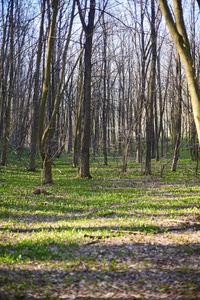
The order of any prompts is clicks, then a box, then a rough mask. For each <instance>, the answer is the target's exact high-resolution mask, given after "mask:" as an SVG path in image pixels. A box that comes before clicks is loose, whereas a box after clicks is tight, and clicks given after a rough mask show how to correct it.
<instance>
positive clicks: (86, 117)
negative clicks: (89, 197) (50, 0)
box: [77, 0, 95, 178]
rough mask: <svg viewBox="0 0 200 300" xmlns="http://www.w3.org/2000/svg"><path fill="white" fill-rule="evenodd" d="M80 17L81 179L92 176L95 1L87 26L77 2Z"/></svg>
mask: <svg viewBox="0 0 200 300" xmlns="http://www.w3.org/2000/svg"><path fill="white" fill-rule="evenodd" d="M77 4H78V9H79V16H80V19H81V22H82V25H83V30H84V32H85V35H86V41H85V57H84V62H85V71H84V97H83V132H82V147H81V163H80V169H79V174H78V176H79V177H83V178H85V177H88V178H91V175H90V163H89V159H90V114H91V112H90V110H91V69H92V64H91V58H92V37H93V30H94V16H95V0H90V11H89V20H88V25H87V26H86V24H85V21H84V18H83V15H82V11H81V7H80V3H79V1H78V0H77Z"/></svg>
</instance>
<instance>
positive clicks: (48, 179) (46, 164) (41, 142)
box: [38, 0, 59, 183]
mask: <svg viewBox="0 0 200 300" xmlns="http://www.w3.org/2000/svg"><path fill="white" fill-rule="evenodd" d="M58 2H59V0H54V7H53V14H52V19H51V25H50V29H49V38H48V45H47V60H46V66H45V73H44V82H43V89H42V97H41V102H40V109H39V124H38V150H39V154H40V158H41V160H42V163H43V168H44V170H45V172H44V176H45V178H44V183H52V182H53V178H52V168H51V159H50V157H49V156H48V155H47V154H46V152H45V144H46V138H47V135H44V129H43V128H44V118H45V106H46V101H47V95H48V90H49V83H50V65H51V56H52V50H53V37H54V30H55V24H56V17H57V13H58Z"/></svg>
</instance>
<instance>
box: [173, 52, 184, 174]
mask: <svg viewBox="0 0 200 300" xmlns="http://www.w3.org/2000/svg"><path fill="white" fill-rule="evenodd" d="M176 68H177V87H178V111H177V116H176V123H177V124H176V130H177V134H176V138H175V148H174V157H173V162H172V167H171V170H172V171H176V167H177V162H178V158H179V148H180V141H181V106H182V85H181V61H180V56H179V55H178V57H177V67H176Z"/></svg>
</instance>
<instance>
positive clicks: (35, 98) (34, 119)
mask: <svg viewBox="0 0 200 300" xmlns="http://www.w3.org/2000/svg"><path fill="white" fill-rule="evenodd" d="M45 2H46V0H43V3H42V10H41V22H40V35H39V40H38V52H37V61H36V71H35V75H34V76H35V86H34V94H33V117H32V127H31V149H30V164H29V170H30V171H35V154H36V144H37V120H38V105H39V101H38V100H39V99H38V96H39V91H38V87H39V74H40V72H39V71H40V62H41V54H42V45H43V43H42V37H43V27H44V13H45Z"/></svg>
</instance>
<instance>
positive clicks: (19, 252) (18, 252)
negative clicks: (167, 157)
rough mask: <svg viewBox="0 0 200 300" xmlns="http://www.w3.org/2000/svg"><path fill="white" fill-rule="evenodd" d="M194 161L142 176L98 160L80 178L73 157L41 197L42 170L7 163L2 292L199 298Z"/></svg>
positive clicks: (0, 223) (1, 173)
mask: <svg viewBox="0 0 200 300" xmlns="http://www.w3.org/2000/svg"><path fill="white" fill-rule="evenodd" d="M63 161H64V160H63ZM56 164H58V163H56ZM184 164H185V162H184ZM160 166H161V169H162V163H161V165H160ZM159 168H160V167H159ZM194 169H195V165H194V166H192V165H191V164H190V168H186V167H185V165H184V166H182V167H180V168H179V170H178V171H177V172H175V173H174V172H173V173H172V172H170V170H167V166H166V169H165V170H164V172H163V173H162V174H161V175H162V176H161V175H160V174H159V172H158V171H156V170H158V168H157V167H155V169H154V175H152V176H144V175H142V172H139V171H138V170H137V169H135V167H134V165H130V168H129V169H128V171H127V173H125V174H122V173H121V172H120V171H119V168H118V166H117V167H116V165H115V164H114V163H111V164H110V165H109V166H105V167H104V166H102V167H99V163H97V164H94V162H93V169H92V173H93V175H94V177H93V179H92V180H82V179H77V178H75V173H76V170H74V169H72V168H71V167H70V163H69V162H68V163H62V164H60V165H58V167H57V168H56V167H55V168H54V178H55V180H54V182H55V183H54V184H53V185H51V186H43V188H44V189H45V190H46V191H47V192H48V193H49V194H48V195H45V194H43V193H42V194H40V195H35V194H34V193H33V191H34V189H35V188H36V187H39V185H40V184H39V183H40V179H41V172H40V171H37V172H27V171H26V170H25V169H24V168H22V167H21V166H20V165H13V163H12V164H10V165H9V166H7V167H6V168H2V169H1V170H0V191H1V197H0V299H85V300H86V299H124V300H125V299H200V180H199V178H198V176H199V175H198V176H197V177H196V176H195V172H194ZM159 170H160V169H159ZM162 171H163V170H162ZM156 172H157V173H156Z"/></svg>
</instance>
